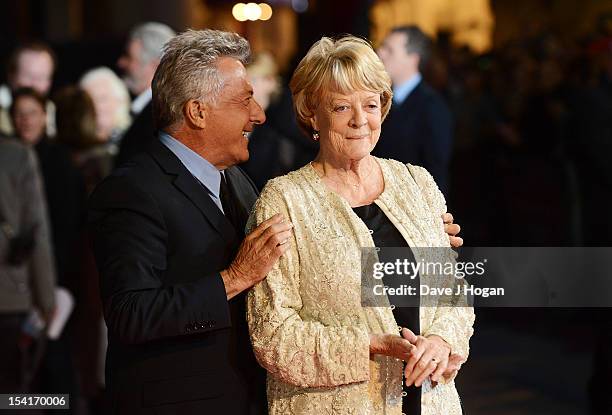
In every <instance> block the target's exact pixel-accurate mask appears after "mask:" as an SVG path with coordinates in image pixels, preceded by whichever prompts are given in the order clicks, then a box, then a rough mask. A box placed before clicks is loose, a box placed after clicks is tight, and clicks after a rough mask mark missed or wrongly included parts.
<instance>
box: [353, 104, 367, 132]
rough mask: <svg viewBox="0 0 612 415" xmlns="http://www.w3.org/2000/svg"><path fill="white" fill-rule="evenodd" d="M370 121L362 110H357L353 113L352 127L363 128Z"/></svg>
mask: <svg viewBox="0 0 612 415" xmlns="http://www.w3.org/2000/svg"><path fill="white" fill-rule="evenodd" d="M367 122H368V120H367V119H366V116H365V113H364V111H363V110H362V109H361V108H357V109H355V111H354V112H353V118H351V127H353V128H361V127H363V126H364V125H366V124H367Z"/></svg>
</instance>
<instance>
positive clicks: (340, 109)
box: [334, 105, 349, 112]
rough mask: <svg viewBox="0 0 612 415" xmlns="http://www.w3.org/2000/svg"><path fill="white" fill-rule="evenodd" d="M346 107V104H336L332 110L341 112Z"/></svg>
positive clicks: (346, 108)
mask: <svg viewBox="0 0 612 415" xmlns="http://www.w3.org/2000/svg"><path fill="white" fill-rule="evenodd" d="M348 109H349V107H348V105H338V106H337V107H334V112H343V111H346V110H348Z"/></svg>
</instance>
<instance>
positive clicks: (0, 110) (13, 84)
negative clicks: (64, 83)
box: [0, 42, 55, 137]
mask: <svg viewBox="0 0 612 415" xmlns="http://www.w3.org/2000/svg"><path fill="white" fill-rule="evenodd" d="M54 72H55V54H54V53H53V50H52V49H51V48H50V47H49V46H48V45H47V44H45V43H42V42H32V43H27V44H24V45H22V46H20V47H18V48H17V49H15V51H13V53H12V55H11V57H10V58H9V61H8V70H7V80H8V85H0V134H1V135H5V136H10V135H13V125H12V123H11V119H10V115H9V108H10V107H11V104H12V102H13V97H12V95H13V92H14V91H16V90H17V89H20V88H32V89H33V90H35V91H36V92H38V93H39V94H40V95H42V96H43V97H45V98H46V97H48V95H49V91H50V90H51V85H52V82H53V73H54ZM46 112H47V135H49V136H51V137H52V136H54V135H55V107H54V105H53V103H52V102H51V101H47V105H46Z"/></svg>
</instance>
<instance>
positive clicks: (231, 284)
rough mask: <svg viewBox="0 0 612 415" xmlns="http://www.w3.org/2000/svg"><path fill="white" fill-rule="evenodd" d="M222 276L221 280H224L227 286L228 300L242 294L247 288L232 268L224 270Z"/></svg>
mask: <svg viewBox="0 0 612 415" xmlns="http://www.w3.org/2000/svg"><path fill="white" fill-rule="evenodd" d="M220 274H221V279H222V280H223V285H225V293H226V294H227V299H228V300H229V299H231V298H233V297H235V296H236V295H238V294H240V293H241V292H242V291H244V290H245V289H246V288H247V287H244V284H242V283H241V280H240V278H238V276H237V275H236V273H235V272H234V271H233V270H232V269H231V267H230V268H227V269H224V270H223V271H221V272H220Z"/></svg>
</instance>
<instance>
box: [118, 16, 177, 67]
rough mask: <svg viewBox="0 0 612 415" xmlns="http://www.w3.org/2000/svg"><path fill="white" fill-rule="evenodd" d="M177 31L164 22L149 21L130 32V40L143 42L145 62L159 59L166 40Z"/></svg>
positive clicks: (143, 58) (142, 54) (143, 60)
mask: <svg viewBox="0 0 612 415" xmlns="http://www.w3.org/2000/svg"><path fill="white" fill-rule="evenodd" d="M175 35H176V32H175V31H174V30H172V29H171V28H170V26H167V25H165V24H163V23H157V22H147V23H143V24H140V25H138V26H136V27H135V28H133V29H132V31H131V32H130V37H129V38H130V40H137V41H139V42H140V43H141V44H142V52H141V59H142V62H143V63H144V64H146V63H149V62H151V61H153V60H157V59H159V57H160V56H161V54H162V49H163V47H164V45H165V44H166V42H168V41H169V40H170V39H172V38H173V37H174V36H175Z"/></svg>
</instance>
